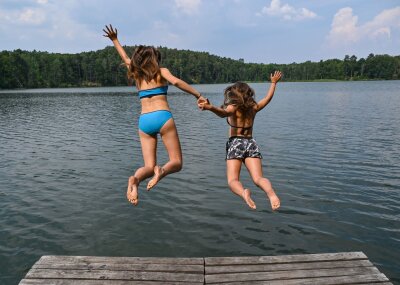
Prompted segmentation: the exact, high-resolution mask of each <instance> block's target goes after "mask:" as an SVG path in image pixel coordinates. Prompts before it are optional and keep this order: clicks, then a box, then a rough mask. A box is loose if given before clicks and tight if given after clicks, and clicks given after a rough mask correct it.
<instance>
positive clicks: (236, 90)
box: [221, 82, 257, 117]
mask: <svg viewBox="0 0 400 285" xmlns="http://www.w3.org/2000/svg"><path fill="white" fill-rule="evenodd" d="M254 95H255V93H254V90H253V88H251V87H250V86H249V85H248V84H246V83H244V82H236V83H235V84H233V85H231V86H228V87H227V88H226V89H225V92H224V104H223V105H222V106H221V107H222V108H226V107H227V106H228V105H236V106H237V107H238V109H239V111H241V112H242V113H243V115H244V116H245V117H247V116H248V115H249V116H253V115H254V112H255V108H254V106H256V104H257V103H256V101H255V99H254Z"/></svg>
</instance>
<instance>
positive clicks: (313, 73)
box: [0, 46, 400, 89]
mask: <svg viewBox="0 0 400 285" xmlns="http://www.w3.org/2000/svg"><path fill="white" fill-rule="evenodd" d="M124 48H125V50H126V51H127V53H128V55H129V54H132V51H133V49H134V47H128V46H125V47H124ZM159 50H160V51H161V54H162V58H163V60H162V65H163V66H165V67H168V68H169V69H170V71H171V72H172V73H173V74H175V75H176V76H178V77H180V78H182V79H183V80H185V81H187V82H188V83H228V82H234V81H238V80H241V81H266V80H267V79H268V75H269V74H270V73H271V72H272V71H273V70H277V69H279V70H281V71H283V73H284V80H285V81H308V80H376V79H400V56H390V55H374V54H370V55H369V56H368V57H367V58H360V59H357V57H356V56H354V55H353V56H348V55H346V56H345V57H344V59H343V60H340V59H328V60H325V61H323V60H321V61H319V62H311V61H306V62H303V63H291V64H261V63H245V62H244V60H243V59H239V60H234V59H230V58H226V57H219V56H215V55H211V54H209V53H207V52H194V51H189V50H177V49H170V48H165V47H159ZM127 84H128V81H127V77H126V69H125V67H123V66H121V60H120V58H119V56H118V54H117V52H116V51H115V49H114V47H106V48H104V49H102V50H98V51H91V52H82V53H78V54H60V53H48V52H38V51H23V50H19V49H18V50H14V51H2V52H0V89H13V88H40V87H75V86H121V85H127Z"/></svg>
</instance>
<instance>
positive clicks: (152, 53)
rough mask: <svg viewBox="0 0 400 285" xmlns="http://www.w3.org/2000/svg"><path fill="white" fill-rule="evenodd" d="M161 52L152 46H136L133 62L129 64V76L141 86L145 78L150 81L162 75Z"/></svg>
mask: <svg viewBox="0 0 400 285" xmlns="http://www.w3.org/2000/svg"><path fill="white" fill-rule="evenodd" d="M160 61H161V53H160V51H159V50H157V49H156V48H154V47H152V46H143V45H140V46H138V47H137V48H135V50H134V52H133V55H132V58H131V63H130V65H129V66H128V78H132V79H134V80H135V82H136V86H139V84H140V82H142V81H143V80H145V81H146V82H150V81H152V80H153V79H154V80H157V79H158V78H159V76H161V72H160Z"/></svg>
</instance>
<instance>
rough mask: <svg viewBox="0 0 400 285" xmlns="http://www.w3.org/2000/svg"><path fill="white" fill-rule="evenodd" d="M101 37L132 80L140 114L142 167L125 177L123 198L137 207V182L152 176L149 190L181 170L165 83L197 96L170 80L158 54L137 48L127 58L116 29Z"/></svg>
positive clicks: (177, 144)
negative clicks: (159, 155) (162, 160)
mask: <svg viewBox="0 0 400 285" xmlns="http://www.w3.org/2000/svg"><path fill="white" fill-rule="evenodd" d="M103 31H104V33H105V35H104V36H105V37H108V38H110V40H111V41H112V42H113V44H114V46H115V48H116V49H117V51H118V54H119V55H120V57H121V58H122V60H123V62H124V64H125V65H126V67H127V68H128V76H129V77H130V78H133V79H134V80H135V84H136V88H137V90H138V95H139V98H140V102H141V106H142V111H141V115H140V117H139V137H140V143H141V146H142V154H143V160H144V166H142V167H140V168H139V169H137V170H136V172H135V174H134V175H133V176H131V177H129V180H128V190H127V193H126V196H127V198H128V200H129V202H131V203H132V204H134V205H137V203H138V186H139V184H140V182H142V181H143V180H145V179H146V178H149V177H151V176H153V178H152V179H151V180H150V181H149V182H148V184H147V190H150V189H151V188H153V187H154V186H155V185H156V184H157V183H158V181H160V179H161V178H163V177H165V176H166V175H168V174H171V173H174V172H178V171H180V170H181V169H182V151H181V145H180V142H179V137H178V133H177V130H176V126H175V123H174V120H173V118H172V114H171V112H170V109H169V106H168V101H167V96H166V95H167V90H168V82H169V83H171V84H172V85H174V86H176V87H178V88H179V89H181V90H182V91H184V92H187V93H190V94H192V95H193V96H195V97H196V98H197V99H199V98H200V97H201V94H200V93H199V92H198V91H197V90H196V89H194V88H193V87H191V86H190V85H188V84H187V83H186V82H184V81H182V80H181V79H179V78H177V77H175V76H173V75H172V74H171V72H169V70H168V69H167V68H163V67H160V61H161V54H160V52H159V51H158V50H157V49H156V48H154V47H151V46H138V47H137V48H136V49H135V50H134V52H133V55H132V57H131V58H129V57H128V56H127V54H126V52H125V50H124V49H123V48H122V46H121V44H120V43H119V41H118V38H117V29H115V30H114V29H113V27H112V26H111V25H110V26H106V27H105V29H103ZM157 134H160V136H161V139H162V141H163V143H164V145H165V148H166V149H167V152H168V156H169V161H168V162H167V163H166V164H164V165H163V166H159V165H157V160H156V148H157Z"/></svg>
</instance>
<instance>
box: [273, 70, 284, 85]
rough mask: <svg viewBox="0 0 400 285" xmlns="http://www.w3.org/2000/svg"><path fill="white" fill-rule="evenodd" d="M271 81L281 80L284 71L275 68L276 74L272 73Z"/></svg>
mask: <svg viewBox="0 0 400 285" xmlns="http://www.w3.org/2000/svg"><path fill="white" fill-rule="evenodd" d="M270 77H271V83H277V82H278V81H279V80H281V77H282V72H280V71H277V70H275V72H274V74H273V75H272V73H271V76H270Z"/></svg>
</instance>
